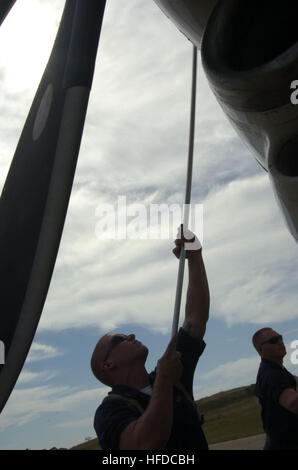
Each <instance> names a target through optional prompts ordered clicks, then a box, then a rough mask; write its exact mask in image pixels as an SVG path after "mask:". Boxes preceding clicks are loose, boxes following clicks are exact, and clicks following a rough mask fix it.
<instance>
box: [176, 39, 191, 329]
mask: <svg viewBox="0 0 298 470" xmlns="http://www.w3.org/2000/svg"><path fill="white" fill-rule="evenodd" d="M196 89H197V48H196V47H195V46H193V62H192V90H191V111H190V131H189V149H188V163H187V177H186V190H185V203H184V208H183V209H184V210H183V229H184V230H185V229H187V227H188V222H189V208H190V198H191V184H192V168H193V150H194V136H195V116H196ZM184 265H185V249H184V246H182V247H181V252H180V258H179V268H178V277H177V286H176V298H175V306H174V316H173V324H172V337H173V336H175V335H176V333H177V331H178V324H179V314H180V305H181V296H182V287H183V276H184Z"/></svg>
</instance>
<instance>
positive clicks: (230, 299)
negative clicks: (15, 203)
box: [0, 0, 298, 449]
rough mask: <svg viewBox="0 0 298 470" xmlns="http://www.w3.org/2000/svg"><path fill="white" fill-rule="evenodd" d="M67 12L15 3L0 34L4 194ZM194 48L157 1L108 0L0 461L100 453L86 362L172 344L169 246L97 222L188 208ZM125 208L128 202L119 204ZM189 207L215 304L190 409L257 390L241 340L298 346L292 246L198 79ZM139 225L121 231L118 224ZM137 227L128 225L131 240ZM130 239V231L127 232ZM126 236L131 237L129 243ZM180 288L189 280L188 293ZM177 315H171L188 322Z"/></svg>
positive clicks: (258, 173) (249, 351)
mask: <svg viewBox="0 0 298 470" xmlns="http://www.w3.org/2000/svg"><path fill="white" fill-rule="evenodd" d="M63 6H64V1H63V0H18V1H17V3H16V5H15V6H14V8H13V10H12V11H11V13H10V14H9V16H8V17H7V19H6V20H5V22H4V23H3V25H2V27H1V30H0V77H1V88H0V100H1V117H0V119H1V126H0V189H2V186H3V184H4V181H5V178H6V174H7V171H8V169H9V165H10V162H11V159H12V156H13V154H14V150H15V147H16V145H17V142H18V138H19V136H20V133H21V130H22V127H23V125H24V122H25V119H26V116H27V113H28V111H29V107H30V104H31V102H32V100H33V97H34V94H35V91H36V88H37V86H38V83H39V80H40V77H41V75H42V73H43V70H44V67H45V65H46V62H47V59H48V57H49V54H50V51H51V48H52V44H53V41H54V38H55V34H56V31H57V28H58V25H59V21H60V17H61V14H62V10H63ZM191 62H192V45H191V44H190V43H189V42H188V41H187V40H186V38H185V37H184V36H182V35H181V33H179V31H178V30H177V29H176V28H175V27H174V26H173V25H172V24H171V23H170V22H169V20H168V19H167V18H166V17H164V16H163V14H162V13H161V11H160V10H159V8H158V7H157V6H156V4H155V3H154V2H153V1H146V2H144V1H143V0H130V1H129V2H126V1H125V0H114V1H113V0H110V1H108V2H107V8H106V13H105V18H104V24H103V30H102V35H101V41H100V45H99V50H98V57H97V64H96V71H95V75H94V82H93V89H92V93H91V97H90V105H89V108H88V114H87V119H86V125H85V130H84V135H83V140H82V145H81V150H80V156H79V160H78V166H77V171H76V175H75V180H74V186H73V191H72V196H71V200H70V205H69V211H68V214H67V219H66V224H65V229H64V233H63V238H62V242H61V246H60V250H59V254H58V258H57V263H56V267H55V272H54V275H53V279H52V282H51V286H50V290H49V294H48V297H47V301H46V304H45V307H44V311H43V314H42V317H41V320H40V323H39V327H38V330H37V333H36V336H35V340H34V343H33V345H32V348H31V351H30V354H29V356H28V358H27V361H26V363H25V366H24V368H23V371H22V373H21V375H20V377H19V380H18V382H17V385H16V387H15V389H14V391H13V393H12V394H11V397H10V399H9V401H8V403H7V405H6V407H5V409H4V411H3V412H2V414H1V417H0V442H1V444H0V449H25V448H30V449H42V448H49V447H52V446H57V447H70V446H72V445H75V444H76V443H80V442H82V441H84V439H85V438H86V437H89V436H90V437H95V433H94V430H93V415H94V412H95V410H96V408H97V406H98V404H99V403H100V401H101V399H102V398H103V396H104V395H105V393H106V392H107V388H106V387H103V386H101V385H100V384H99V383H98V382H97V381H96V380H95V378H94V377H93V376H92V374H91V372H90V369H89V360H90V355H91V353H92V350H93V348H94V345H95V344H96V342H97V339H98V338H99V337H100V336H101V335H102V334H104V333H105V332H106V331H110V330H113V331H121V332H124V333H126V332H128V333H130V332H134V333H135V334H136V336H137V338H139V339H140V340H141V341H142V342H144V343H145V344H146V345H147V346H148V347H149V349H150V354H149V358H148V363H147V365H148V371H151V370H152V369H153V368H154V366H155V364H156V361H157V360H158V358H159V357H160V356H161V355H162V352H163V350H164V348H165V347H166V345H167V342H168V341H169V338H170V331H171V324H172V317H173V308H174V297H175V289H176V279H177V271H178V262H177V260H176V258H175V257H174V256H173V255H172V253H171V250H172V248H173V237H172V236H169V237H168V238H167V239H165V237H164V238H162V237H156V239H153V240H152V239H148V237H147V238H146V237H145V236H144V237H143V238H141V237H133V236H131V237H127V238H126V239H107V233H105V234H102V233H101V232H100V230H99V227H100V226H101V221H102V218H101V217H102V208H103V207H107V205H110V206H111V207H113V208H115V213H116V212H117V204H118V202H119V197H120V198H124V197H125V200H126V204H127V206H128V207H129V208H130V210H131V212H130V214H133V211H134V209H136V208H138V207H141V206H133V205H134V204H139V205H140V204H142V207H143V208H145V211H147V214H149V213H150V207H152V205H153V204H159V205H160V204H168V205H171V204H179V205H181V204H182V203H183V201H184V191H185V175H186V160H187V147H188V129H189V106H190V84H191ZM122 200H123V199H122ZM192 203H193V204H194V205H201V207H203V214H204V219H203V222H204V225H203V228H204V230H203V234H204V245H203V256H204V261H205V265H206V270H207V274H208V279H209V286H210V293H211V309H210V320H209V323H208V328H207V332H206V337H205V340H206V343H207V347H206V349H205V353H204V355H203V357H202V358H201V360H200V364H199V366H198V369H197V373H196V377H195V384H194V390H195V398H201V397H203V396H206V395H210V394H213V393H216V392H219V391H222V390H227V389H230V388H232V387H237V386H242V385H247V384H251V383H253V382H254V381H255V376H256V372H257V367H258V362H259V361H258V358H257V356H256V354H255V351H254V350H253V348H252V346H251V335H252V334H253V333H254V331H256V329H258V328H261V327H263V326H268V325H270V326H273V328H275V329H277V330H278V331H280V332H281V333H283V334H284V337H285V343H286V345H287V349H288V356H287V359H286V362H285V364H286V367H288V369H289V370H290V371H291V372H292V373H294V374H297V375H298V366H297V365H295V364H293V363H292V362H291V357H292V351H294V350H293V349H291V343H292V341H294V340H296V339H297V338H298V324H297V288H296V287H297V283H298V267H297V262H296V260H297V249H298V248H297V244H296V243H295V241H294V240H293V239H292V237H291V235H290V234H289V233H288V230H287V228H286V227H285V224H284V222H283V219H282V216H281V214H280V212H279V209H278V207H277V205H276V202H275V200H274V196H273V193H272V190H271V187H270V182H269V180H268V177H267V175H266V173H265V172H263V170H262V169H261V168H260V166H259V165H258V164H257V163H256V161H255V160H254V158H253V156H252V154H251V153H250V151H249V150H248V149H247V148H246V146H245V144H244V143H242V142H241V141H240V139H239V137H238V136H237V135H236V134H235V132H234V130H233V129H232V127H231V125H230V124H229V122H228V121H227V119H226V118H225V116H224V115H223V113H222V111H221V109H220V108H219V106H218V104H217V103H216V100H215V99H214V97H213V95H212V93H211V91H210V88H209V86H208V83H207V81H206V79H205V77H204V73H203V71H202V68H201V64H200V60H199V65H198V93H197V120H196V137H195V157H194V172H193V190H192ZM134 220H135V219H134V218H133V217H131V216H130V218H129V216H128V218H127V223H128V224H129V223H133V221H134ZM135 227H136V225H134V228H135ZM137 228H138V229H139V232H140V231H141V229H140V227H139V226H137ZM132 232H133V230H132ZM186 283H187V277H186V278H185V283H184V287H185V285H186ZM184 300H185V289H184V297H183V301H182V307H181V320H182V318H183V310H184Z"/></svg>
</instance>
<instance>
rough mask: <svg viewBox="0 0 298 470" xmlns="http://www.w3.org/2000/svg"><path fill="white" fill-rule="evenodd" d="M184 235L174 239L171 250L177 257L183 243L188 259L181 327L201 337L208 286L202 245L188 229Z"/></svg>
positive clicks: (205, 315)
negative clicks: (186, 286) (186, 284)
mask: <svg viewBox="0 0 298 470" xmlns="http://www.w3.org/2000/svg"><path fill="white" fill-rule="evenodd" d="M185 236H187V238H185V237H184V236H183V234H182V236H181V237H180V238H178V239H176V240H175V244H176V248H175V249H174V250H173V252H174V254H175V255H176V256H177V258H179V256H180V251H181V244H182V243H183V244H185V249H186V258H187V259H188V276H189V279H188V289H187V297H186V306H185V320H184V323H183V328H184V329H185V330H186V331H187V332H188V333H189V334H190V335H191V336H193V337H194V338H196V339H202V338H203V336H204V334H205V331H206V323H207V321H208V318H209V306H210V295H209V286H208V281H207V275H206V270H205V266H204V261H203V257H202V246H201V244H200V242H199V240H198V239H197V237H195V235H194V234H192V233H191V232H190V231H188V232H187V234H186V235H185ZM186 242H187V243H186Z"/></svg>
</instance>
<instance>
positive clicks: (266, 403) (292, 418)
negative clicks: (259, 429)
mask: <svg viewBox="0 0 298 470" xmlns="http://www.w3.org/2000/svg"><path fill="white" fill-rule="evenodd" d="M287 388H291V389H293V390H296V379H295V377H294V376H293V375H292V374H291V373H290V372H289V371H288V370H287V369H285V368H284V367H282V366H279V365H278V364H275V363H274V362H271V361H269V360H267V359H262V361H261V364H260V367H259V371H258V375H257V382H256V388H255V393H256V396H257V397H258V399H259V402H260V405H261V415H262V421H263V428H264V431H265V432H266V434H267V436H268V438H269V439H268V441H269V443H268V445H267V447H266V449H267V448H268V449H269V450H270V449H272V450H273V449H298V415H296V414H294V413H292V412H290V411H288V410H287V409H286V408H284V407H283V406H281V405H280V404H279V398H280V395H281V393H282V392H283V391H284V390H285V389H287Z"/></svg>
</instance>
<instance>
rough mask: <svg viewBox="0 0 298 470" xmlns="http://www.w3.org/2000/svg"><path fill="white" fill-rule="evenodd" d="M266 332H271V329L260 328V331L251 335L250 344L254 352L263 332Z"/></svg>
mask: <svg viewBox="0 0 298 470" xmlns="http://www.w3.org/2000/svg"><path fill="white" fill-rule="evenodd" d="M267 330H272V328H270V327H268V326H267V327H265V328H261V329H260V330H258V331H256V332H255V334H254V335H253V337H252V344H253V345H254V347H255V349H256V350H258V346H259V340H260V336H262V334H263V332H264V331H267Z"/></svg>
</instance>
